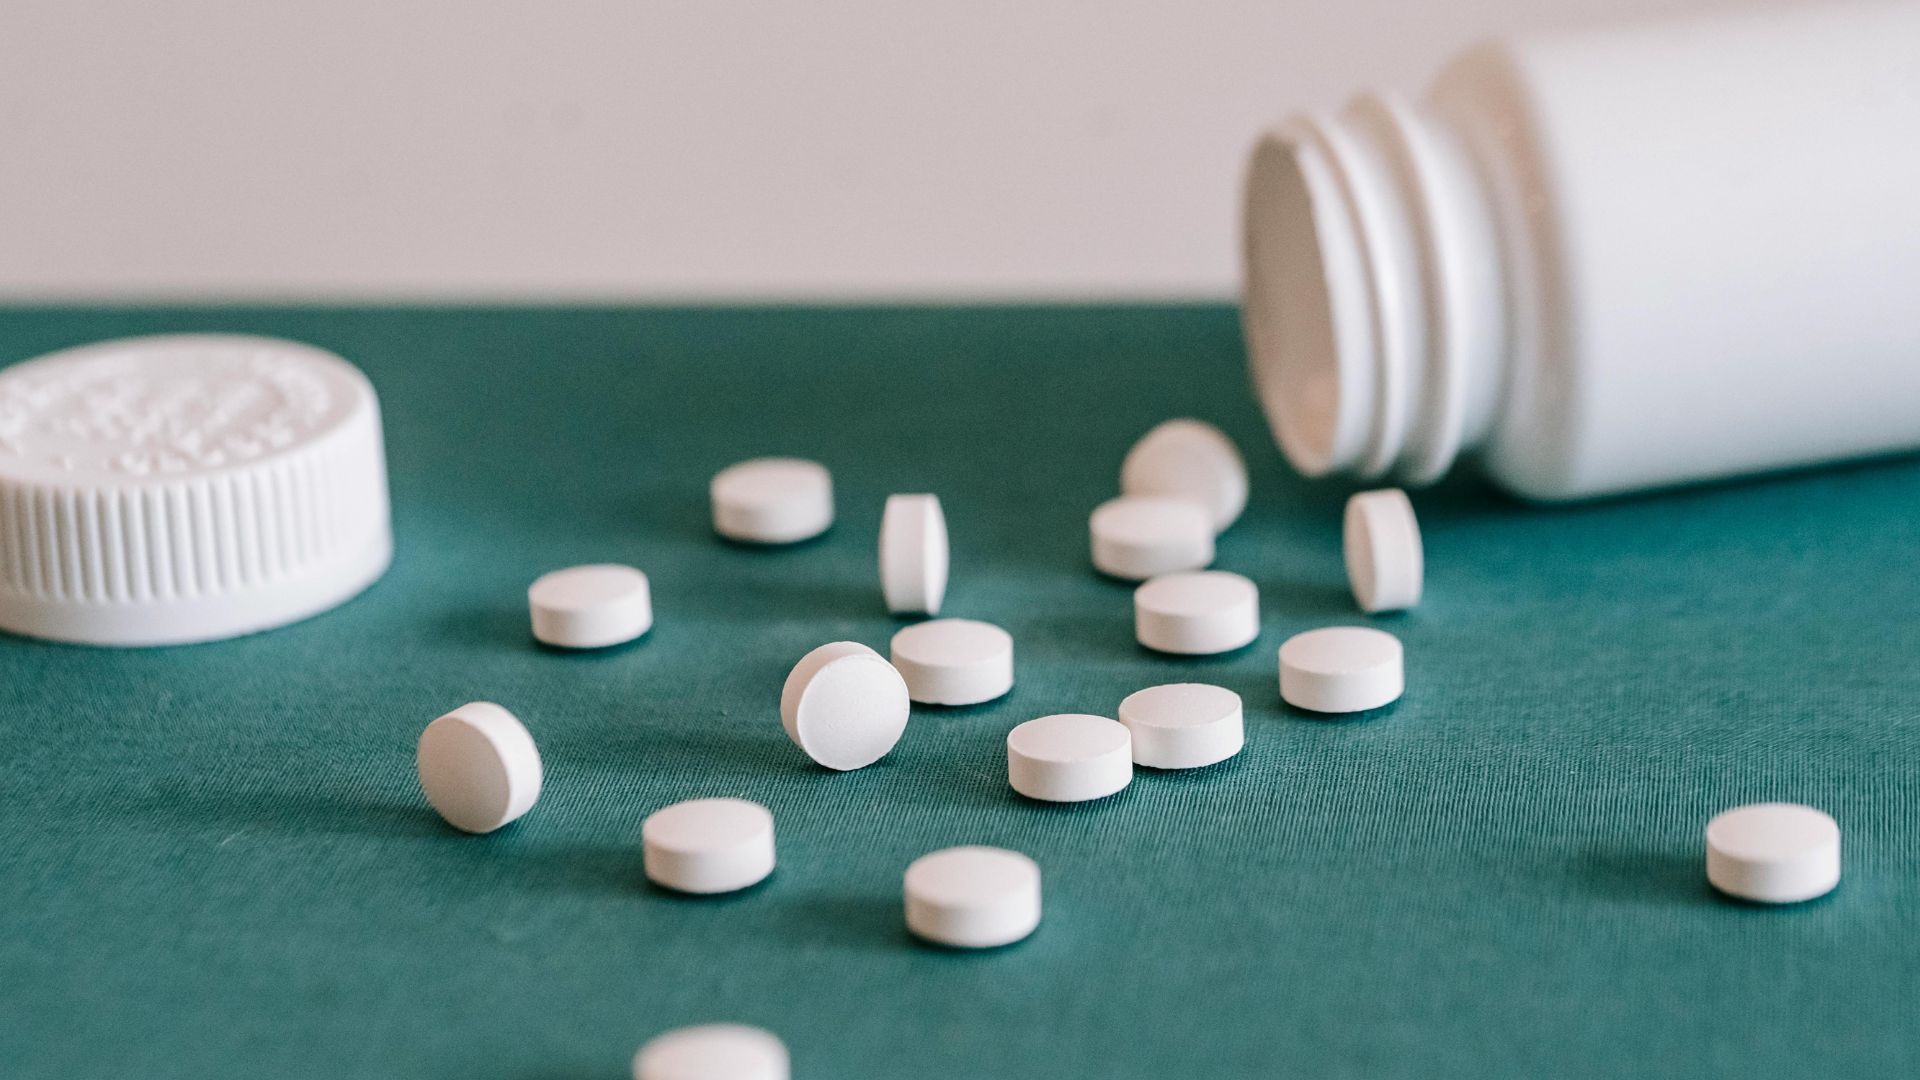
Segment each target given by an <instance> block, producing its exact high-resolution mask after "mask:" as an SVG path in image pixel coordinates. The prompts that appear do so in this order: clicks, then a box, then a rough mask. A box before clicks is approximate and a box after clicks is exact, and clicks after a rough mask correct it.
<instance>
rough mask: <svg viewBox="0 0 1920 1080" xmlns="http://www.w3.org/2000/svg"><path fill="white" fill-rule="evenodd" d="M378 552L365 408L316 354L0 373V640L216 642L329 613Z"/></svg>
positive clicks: (84, 353) (377, 458) (235, 342)
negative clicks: (5, 635) (0, 633)
mask: <svg viewBox="0 0 1920 1080" xmlns="http://www.w3.org/2000/svg"><path fill="white" fill-rule="evenodd" d="M391 549H392V540H391V535H390V532H389V527H388V514H387V485H386V463H385V456H384V451H383V449H382V446H381V438H380V413H379V405H378V402H377V400H376V399H375V397H374V393H373V387H372V385H371V384H369V383H368V382H367V380H366V377H365V376H363V375H362V374H361V373H360V372H359V371H358V370H357V369H355V368H354V367H353V365H351V364H349V363H347V362H346V361H345V360H342V359H341V358H340V357H338V356H335V355H333V354H332V353H329V352H326V351H324V350H321V349H316V348H313V347H311V346H308V345H301V344H298V343H295V342H290V341H279V340H275V339H272V338H261V337H245V336H238V335H214V334H206V335H171V336H163V337H147V338H131V339H127V340H123V341H110V342H104V343H101V344H97V345H87V346H82V347H80V348H75V349H68V350H65V351H62V352H56V353H51V354H49V355H47V356H43V357H40V358H38V359H35V360H30V361H27V362H25V363H22V364H17V365H14V366H12V367H9V368H6V369H5V370H0V628H3V629H6V630H11V631H13V632H15V633H22V634H29V635H33V636H38V637H48V638H55V639H59V640H65V641H80V642H88V643H94V644H119V645H135V644H168V643H176V642H186V641H205V640H210V639H214V638H223V637H231V636H233V635H236V634H243V633H247V632H249V631H253V630H261V629H265V628H267V627H271V626H278V625H281V624H283V623H287V622H292V621H294V620H296V619H300V618H304V617H306V616H308V615H312V614H315V613H317V612H319V611H322V610H325V609H327V608H329V607H332V606H334V605H335V604H337V603H339V602H341V601H343V600H345V599H346V598H347V597H349V596H352V595H353V594H355V593H357V592H359V591H360V590H361V589H362V588H364V587H365V586H366V585H367V584H369V583H370V582H371V581H372V580H373V579H374V578H376V577H378V576H379V574H380V572H381V571H382V570H383V569H385V567H386V564H387V560H388V558H389V556H390V554H391Z"/></svg>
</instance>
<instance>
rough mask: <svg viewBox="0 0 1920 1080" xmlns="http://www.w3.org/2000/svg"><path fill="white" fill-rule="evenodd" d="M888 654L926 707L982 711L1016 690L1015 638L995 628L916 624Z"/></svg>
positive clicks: (968, 622)
mask: <svg viewBox="0 0 1920 1080" xmlns="http://www.w3.org/2000/svg"><path fill="white" fill-rule="evenodd" d="M888 651H889V654H890V656H891V658H892V660H893V666H894V667H895V668H897V669H899V671H900V675H901V677H902V678H904V679H906V680H907V693H908V695H909V696H910V697H912V698H913V700H915V701H917V702H920V703H921V704H922V705H978V704H980V703H981V702H983V701H992V700H993V699H994V698H997V697H999V696H1001V695H1002V694H1005V693H1006V692H1007V691H1009V690H1011V689H1013V635H1011V634H1009V633H1007V632H1006V631H1005V630H1002V629H1000V628H999V627H997V626H995V625H993V624H992V623H983V622H979V621H977V620H974V619H933V620H930V621H928V622H923V623H915V624H913V625H912V626H906V627H902V628H901V629H900V632H899V633H897V634H895V635H893V643H892V644H891V645H890V646H888Z"/></svg>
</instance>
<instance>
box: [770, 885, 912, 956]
mask: <svg viewBox="0 0 1920 1080" xmlns="http://www.w3.org/2000/svg"><path fill="white" fill-rule="evenodd" d="M768 925H769V930H770V931H771V933H772V934H773V936H774V937H776V938H777V939H779V940H782V941H786V942H805V943H807V944H809V945H825V946H828V947H831V948H836V949H848V950H857V951H861V952H889V953H890V952H893V951H895V950H897V949H899V948H900V947H901V946H902V945H905V944H908V943H911V942H913V941H914V940H916V939H915V938H914V937H913V936H912V935H911V934H909V933H907V927H906V918H905V914H904V912H903V911H902V909H901V900H900V896H899V894H898V893H897V892H896V893H894V894H892V895H889V896H880V895H873V894H865V893H832V894H815V895H811V896H799V897H786V898H784V899H783V900H782V901H781V904H780V906H779V910H778V911H777V912H775V913H773V914H772V917H771V919H770V922H769V924H768Z"/></svg>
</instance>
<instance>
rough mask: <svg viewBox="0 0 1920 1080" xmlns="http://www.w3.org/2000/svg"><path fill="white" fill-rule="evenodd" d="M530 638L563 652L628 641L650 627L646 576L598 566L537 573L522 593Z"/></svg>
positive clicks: (650, 600)
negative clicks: (530, 618) (529, 620)
mask: <svg viewBox="0 0 1920 1080" xmlns="http://www.w3.org/2000/svg"><path fill="white" fill-rule="evenodd" d="M527 607H528V608H529V610H530V611H531V612H532V615H533V636H534V637H535V638H536V639H538V640H539V641H542V642H545V643H546V644H548V645H556V646H559V647H561V648H566V649H599V648H604V647H606V646H608V645H618V644H620V643H621V642H625V641H632V640H633V639H635V638H637V637H639V636H640V635H642V634H644V633H646V632H647V630H648V629H649V628H651V627H652V626H653V597H652V594H651V593H650V592H649V590H648V588H647V575H645V574H643V573H641V572H640V571H638V570H635V569H634V568H633V567H631V566H620V565H617V564H614V563H601V564H596V565H592V566H570V567H567V568H566V569H565V570H555V571H553V572H552V573H549V574H542V575H541V576H540V577H539V578H537V579H535V581H534V583H533V584H532V585H531V586H529V587H528V589H527Z"/></svg>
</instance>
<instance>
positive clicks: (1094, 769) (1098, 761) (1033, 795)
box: [1007, 713, 1133, 802]
mask: <svg viewBox="0 0 1920 1080" xmlns="http://www.w3.org/2000/svg"><path fill="white" fill-rule="evenodd" d="M1132 780H1133V736H1132V735H1130V734H1129V733H1128V732H1127V728H1126V725H1124V724H1121V723H1119V722H1118V721H1115V720H1109V719H1107V718H1106V717H1104V716H1089V715H1087V714H1086V713H1058V714H1056V715H1053V716H1042V717H1040V718H1039V719H1038V720H1029V721H1027V722H1026V723H1024V724H1021V725H1020V726H1019V727H1017V728H1014V729H1013V730H1012V731H1010V732H1008V733H1007V783H1009V784H1012V785H1013V790H1015V791H1017V792H1019V793H1020V794H1022V795H1025V796H1026V797H1027V798H1029V799H1040V800H1042V801H1044V802H1086V801H1087V800H1089V799H1101V798H1105V797H1106V796H1108V795H1112V794H1113V793H1114V792H1116V791H1119V790H1120V789H1121V788H1124V787H1126V786H1127V785H1128V784H1129V783H1131V782H1132Z"/></svg>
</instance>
